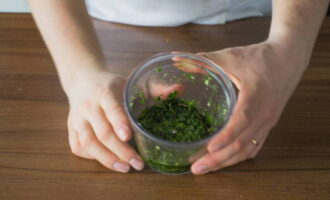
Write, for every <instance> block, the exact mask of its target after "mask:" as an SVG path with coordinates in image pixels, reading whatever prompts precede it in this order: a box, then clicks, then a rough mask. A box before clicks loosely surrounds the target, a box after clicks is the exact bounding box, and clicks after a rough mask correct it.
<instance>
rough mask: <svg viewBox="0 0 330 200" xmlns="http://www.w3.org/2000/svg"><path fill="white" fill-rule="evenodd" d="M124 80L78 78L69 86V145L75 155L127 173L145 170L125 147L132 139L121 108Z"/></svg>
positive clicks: (97, 75) (103, 75) (96, 75)
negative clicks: (132, 169)
mask: <svg viewBox="0 0 330 200" xmlns="http://www.w3.org/2000/svg"><path fill="white" fill-rule="evenodd" d="M125 81H126V80H125V79H124V78H122V77H120V76H117V75H114V74H112V73H110V72H108V71H105V70H102V71H96V72H94V71H93V72H89V73H85V74H79V76H78V77H77V78H73V79H71V80H70V82H69V83H66V84H65V85H66V87H65V86H64V89H65V91H66V93H67V95H68V98H69V103H70V112H69V117H68V129H69V143H70V147H71V150H72V152H73V154H75V155H77V156H80V157H83V158H87V159H95V160H97V161H99V162H100V163H101V164H102V165H104V166H105V167H107V168H109V169H112V170H115V171H118V172H125V173H126V172H128V171H129V169H130V166H132V167H133V168H135V169H136V170H142V169H143V167H144V164H143V161H142V159H141V158H140V156H139V155H138V154H137V153H136V151H135V150H134V149H133V148H132V147H131V146H130V145H129V144H128V143H126V142H127V141H128V140H129V139H130V138H131V136H132V132H131V128H130V126H129V120H128V118H127V116H126V114H125V111H124V109H123V107H122V102H123V101H122V92H123V88H124V84H125Z"/></svg>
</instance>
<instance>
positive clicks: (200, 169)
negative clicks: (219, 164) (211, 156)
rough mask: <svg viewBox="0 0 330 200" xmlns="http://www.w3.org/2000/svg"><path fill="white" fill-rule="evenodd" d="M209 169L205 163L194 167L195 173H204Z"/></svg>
mask: <svg viewBox="0 0 330 200" xmlns="http://www.w3.org/2000/svg"><path fill="white" fill-rule="evenodd" d="M208 171H209V168H208V167H207V166H206V165H200V166H198V167H197V169H196V173H197V174H205V173H207V172H208Z"/></svg>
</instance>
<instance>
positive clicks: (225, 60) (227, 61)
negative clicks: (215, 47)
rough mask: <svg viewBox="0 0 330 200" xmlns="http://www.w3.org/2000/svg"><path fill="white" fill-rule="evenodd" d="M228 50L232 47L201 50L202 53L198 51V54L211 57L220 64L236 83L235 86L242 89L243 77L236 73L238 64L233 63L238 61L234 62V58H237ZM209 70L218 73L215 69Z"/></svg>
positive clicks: (207, 57)
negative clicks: (211, 50)
mask: <svg viewBox="0 0 330 200" xmlns="http://www.w3.org/2000/svg"><path fill="white" fill-rule="evenodd" d="M228 51H230V49H224V50H221V51H215V52H208V53H204V52H201V53H197V55H199V56H202V57H204V58H206V59H209V60H211V61H213V62H214V63H215V64H217V65H218V66H220V67H221V69H222V70H223V71H224V72H225V73H226V74H227V76H229V78H230V80H231V81H232V82H233V83H234V84H235V86H236V87H237V88H238V89H241V87H240V86H241V79H240V78H239V76H237V75H236V74H235V73H234V71H235V70H233V69H234V68H236V65H233V63H236V62H232V60H235V61H236V59H234V58H233V56H232V55H231V54H229V53H228ZM208 69H209V68H208ZM209 70H212V71H213V72H214V73H217V72H216V71H215V70H213V69H209Z"/></svg>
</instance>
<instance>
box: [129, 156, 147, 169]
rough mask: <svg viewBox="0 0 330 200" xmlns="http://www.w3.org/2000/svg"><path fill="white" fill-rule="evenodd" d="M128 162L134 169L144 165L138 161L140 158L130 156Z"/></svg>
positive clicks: (141, 167)
mask: <svg viewBox="0 0 330 200" xmlns="http://www.w3.org/2000/svg"><path fill="white" fill-rule="evenodd" d="M129 164H130V165H132V167H134V169H136V170H141V169H143V167H144V164H143V162H142V161H140V159H136V158H132V159H131V160H130V161H129Z"/></svg>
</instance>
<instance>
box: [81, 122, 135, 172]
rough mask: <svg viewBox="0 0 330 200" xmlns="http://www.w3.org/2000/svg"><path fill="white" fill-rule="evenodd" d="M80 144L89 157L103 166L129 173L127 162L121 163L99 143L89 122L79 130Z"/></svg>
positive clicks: (82, 124) (84, 123) (83, 124)
mask: <svg viewBox="0 0 330 200" xmlns="http://www.w3.org/2000/svg"><path fill="white" fill-rule="evenodd" d="M77 133H78V136H79V142H80V144H81V146H82V148H83V149H85V150H86V151H87V153H88V154H89V155H91V156H92V157H94V158H95V159H96V160H98V161H99V162H100V163H101V164H102V165H103V166H105V167H107V168H109V169H112V170H115V171H118V172H124V173H126V172H128V171H129V169H130V167H129V165H128V164H126V163H125V162H123V161H121V160H120V159H119V158H118V157H117V156H116V155H115V154H114V153H112V152H111V151H109V150H108V149H106V148H105V147H104V146H103V145H102V144H101V143H100V142H98V141H97V139H96V137H95V135H94V133H93V130H92V127H91V126H90V124H89V123H88V122H87V121H84V122H82V123H81V124H80V125H79V127H78V128H77Z"/></svg>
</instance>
